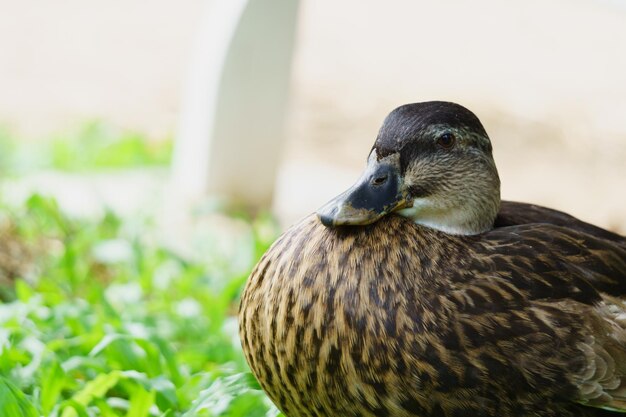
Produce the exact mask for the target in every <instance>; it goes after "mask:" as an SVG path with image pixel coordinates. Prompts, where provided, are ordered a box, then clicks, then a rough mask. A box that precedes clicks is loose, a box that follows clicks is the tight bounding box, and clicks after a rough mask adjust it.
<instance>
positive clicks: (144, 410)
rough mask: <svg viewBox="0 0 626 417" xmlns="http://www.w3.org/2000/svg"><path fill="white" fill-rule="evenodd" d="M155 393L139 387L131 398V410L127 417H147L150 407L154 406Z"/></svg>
mask: <svg viewBox="0 0 626 417" xmlns="http://www.w3.org/2000/svg"><path fill="white" fill-rule="evenodd" d="M155 394H156V393H155V391H154V390H150V391H146V390H145V389H144V388H143V387H142V386H141V385H137V389H135V392H134V393H133V394H132V396H131V398H130V408H129V409H128V414H126V417H147V416H148V415H149V412H150V407H152V405H153V404H154V398H155Z"/></svg>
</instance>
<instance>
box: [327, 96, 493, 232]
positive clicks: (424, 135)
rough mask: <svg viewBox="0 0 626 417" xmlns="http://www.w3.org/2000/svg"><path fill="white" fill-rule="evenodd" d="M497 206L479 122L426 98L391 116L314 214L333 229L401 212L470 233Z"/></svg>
mask: <svg viewBox="0 0 626 417" xmlns="http://www.w3.org/2000/svg"><path fill="white" fill-rule="evenodd" d="M499 208H500V179H499V177H498V171H497V169H496V165H495V162H494V160H493V156H492V153H491V142H490V140H489V137H488V136H487V132H485V129H484V128H483V126H482V124H481V123H480V120H478V118H477V117H476V116H475V115H474V113H472V112H471V111H469V110H468V109H466V108H465V107H463V106H460V105H458V104H455V103H448V102H442V101H430V102H425V103H414V104H406V105H404V106H400V107H398V108H397V109H395V110H394V111H392V112H391V113H390V114H389V115H388V116H387V118H386V119H385V121H384V122H383V125H382V127H381V128H380V132H379V133H378V137H377V138H376V142H375V143H374V146H373V147H372V150H371V152H370V154H369V157H368V159H367V168H366V169H365V172H364V173H363V175H362V176H361V178H359V180H358V181H357V182H356V184H354V185H353V186H352V187H351V188H350V189H348V190H347V191H345V192H344V193H342V194H340V195H339V196H337V197H335V198H334V199H332V200H331V201H329V202H328V203H327V204H326V205H324V206H323V207H322V208H320V209H319V210H318V212H317V214H318V216H319V218H320V220H321V221H322V223H323V224H324V225H325V226H328V227H332V226H342V225H366V224H370V223H373V222H375V221H377V220H378V219H380V218H381V217H383V216H385V215H387V214H390V213H398V214H400V215H402V216H405V217H408V218H410V219H412V220H413V221H415V222H416V223H418V224H422V225H425V226H428V227H431V228H434V229H438V230H441V231H444V232H447V233H452V234H463V235H471V234H477V233H481V232H484V231H487V230H489V229H491V228H492V227H493V223H494V220H495V218H496V215H497V213H498V210H499Z"/></svg>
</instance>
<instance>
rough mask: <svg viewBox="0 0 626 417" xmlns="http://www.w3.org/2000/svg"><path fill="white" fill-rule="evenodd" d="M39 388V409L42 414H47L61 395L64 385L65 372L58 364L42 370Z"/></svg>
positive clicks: (55, 363)
mask: <svg viewBox="0 0 626 417" xmlns="http://www.w3.org/2000/svg"><path fill="white" fill-rule="evenodd" d="M41 379H42V386H41V409H42V411H43V413H44V414H49V413H50V411H51V410H52V408H53V407H54V405H55V404H56V402H57V399H58V398H59V395H60V394H61V390H62V389H63V385H64V383H65V372H63V369H62V368H61V365H59V363H58V362H56V361H55V362H54V363H52V364H50V365H48V366H47V367H45V368H44V371H43V375H42V378H41Z"/></svg>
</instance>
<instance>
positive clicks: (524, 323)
mask: <svg viewBox="0 0 626 417" xmlns="http://www.w3.org/2000/svg"><path fill="white" fill-rule="evenodd" d="M538 211H540V212H543V209H542V208H538V209H537V210H536V211H535V213H533V212H532V210H531V211H529V214H528V217H527V218H531V217H532V216H533V215H536V213H537V212H538ZM544 214H545V212H544ZM551 215H552V217H551V221H549V222H543V223H532V222H527V223H523V222H521V223H522V224H518V225H512V226H501V227H498V228H496V229H494V230H492V231H490V232H487V233H486V234H484V235H482V236H481V237H477V238H476V241H475V243H474V245H473V249H474V250H475V253H473V254H472V257H471V259H473V260H472V261H470V262H469V263H468V264H467V265H466V266H465V269H464V272H462V273H461V272H459V273H456V275H457V277H459V276H461V274H462V275H463V276H465V277H468V276H471V277H472V278H471V280H467V278H462V279H458V280H457V281H456V282H457V286H456V288H455V289H456V290H457V291H460V292H461V293H463V297H459V296H457V298H458V299H459V300H462V299H465V300H470V301H471V303H470V304H471V305H470V306H469V307H468V306H467V304H465V305H461V309H460V311H461V314H460V315H459V317H460V318H461V320H465V319H464V318H463V317H464V312H467V314H465V316H466V318H467V320H466V323H464V324H463V326H462V327H464V328H466V329H469V331H467V332H466V333H465V337H466V339H467V340H470V339H471V337H472V336H468V335H472V334H474V335H476V334H482V336H481V337H480V338H477V340H479V339H483V340H484V341H485V344H484V349H483V354H484V355H485V358H487V359H486V362H485V363H492V364H497V363H498V361H500V360H501V359H502V358H509V359H508V361H509V365H508V369H501V371H504V372H508V373H509V375H511V376H512V377H513V375H516V374H517V375H518V378H519V379H520V380H523V381H525V382H524V383H526V384H529V385H531V386H533V387H534V388H535V389H539V390H541V391H544V392H552V393H553V396H554V397H556V398H562V399H563V400H566V399H569V400H570V401H573V402H579V403H582V404H585V405H587V406H593V407H598V408H603V409H605V410H612V411H620V412H626V304H624V301H623V299H622V298H623V296H624V295H626V245H624V238H622V237H620V236H618V235H614V236H613V234H611V235H610V236H608V238H605V237H604V233H602V232H601V229H599V230H600V231H596V230H594V229H597V228H594V229H591V230H592V231H593V234H592V233H586V232H585V231H583V230H582V229H586V228H588V227H589V226H591V225H586V224H585V223H583V222H580V221H578V220H576V219H574V218H570V217H569V216H567V215H564V214H562V213H559V212H554V213H552V214H551ZM518 216H519V217H518V219H521V218H522V216H523V213H519V214H518ZM563 216H565V217H563ZM556 222H565V223H566V225H556V224H555V223H556ZM607 233H609V232H607ZM459 270H460V269H459ZM453 280H454V279H453ZM481 297H482V299H481ZM474 337H475V338H476V336H474ZM494 369H495V368H494ZM581 415H582V414H581ZM585 415H586V414H585Z"/></svg>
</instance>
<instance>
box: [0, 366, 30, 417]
mask: <svg viewBox="0 0 626 417" xmlns="http://www.w3.org/2000/svg"><path fill="white" fill-rule="evenodd" d="M0 412H1V415H3V416H20V417H39V413H38V412H37V409H36V408H35V406H33V404H32V403H31V402H30V401H29V400H28V398H26V396H25V395H24V394H23V393H22V391H20V390H19V389H18V388H17V387H16V386H15V385H13V384H12V383H10V382H9V381H8V380H6V379H5V378H4V377H2V376H0Z"/></svg>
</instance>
